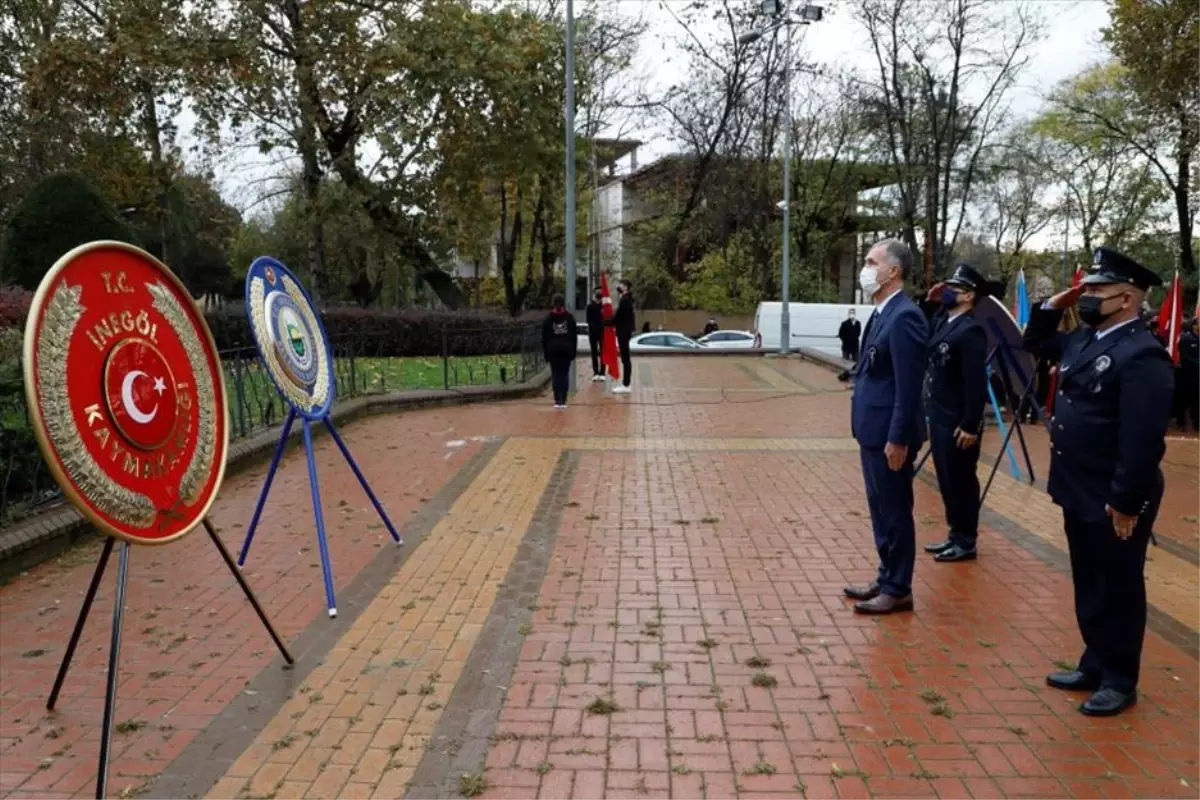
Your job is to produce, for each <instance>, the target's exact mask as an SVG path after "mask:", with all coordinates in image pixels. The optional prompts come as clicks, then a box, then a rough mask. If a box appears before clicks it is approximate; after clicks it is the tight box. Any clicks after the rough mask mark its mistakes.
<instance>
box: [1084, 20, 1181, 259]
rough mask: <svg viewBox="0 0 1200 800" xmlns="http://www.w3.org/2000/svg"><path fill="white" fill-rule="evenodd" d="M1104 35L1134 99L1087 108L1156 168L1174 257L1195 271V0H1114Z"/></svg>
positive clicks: (1111, 132) (1098, 122)
mask: <svg viewBox="0 0 1200 800" xmlns="http://www.w3.org/2000/svg"><path fill="white" fill-rule="evenodd" d="M1104 38H1105V40H1106V41H1107V42H1108V43H1109V45H1110V46H1111V47H1112V49H1113V53H1114V54H1115V55H1116V56H1117V58H1118V59H1120V61H1121V64H1122V65H1124V67H1125V72H1124V74H1123V75H1122V78H1123V79H1124V80H1125V81H1126V82H1127V84H1128V85H1129V86H1130V88H1131V89H1132V91H1133V94H1134V96H1135V97H1136V98H1137V100H1138V102H1137V103H1136V104H1135V105H1134V106H1133V107H1132V108H1128V107H1127V108H1126V109H1125V113H1124V114H1122V113H1120V111H1121V109H1118V108H1112V107H1108V108H1099V109H1091V110H1090V114H1088V111H1087V110H1085V108H1084V107H1079V109H1080V113H1083V114H1088V116H1090V118H1091V119H1093V120H1094V121H1095V122H1096V123H1097V124H1098V125H1101V126H1103V128H1104V129H1105V130H1106V131H1107V132H1108V133H1110V134H1111V135H1113V136H1114V137H1116V138H1118V139H1120V140H1122V141H1127V142H1128V143H1129V144H1130V145H1132V146H1133V147H1134V149H1136V150H1137V151H1138V152H1139V153H1140V154H1141V155H1143V156H1144V157H1145V158H1146V159H1147V160H1148V161H1149V162H1150V163H1151V164H1152V165H1153V166H1154V168H1155V169H1156V170H1158V172H1159V173H1160V174H1161V175H1162V177H1163V180H1164V182H1165V183H1166V185H1167V187H1168V188H1169V190H1170V192H1171V194H1172V196H1173V199H1174V201H1175V216H1176V222H1177V225H1178V239H1179V263H1180V266H1181V269H1182V270H1183V272H1184V273H1185V274H1187V275H1194V274H1195V272H1196V258H1195V255H1194V251H1193V247H1192V227H1193V223H1194V221H1195V218H1196V204H1195V201H1194V196H1195V193H1196V192H1197V191H1200V186H1197V185H1196V184H1197V170H1196V168H1195V155H1196V147H1197V145H1200V82H1197V80H1196V64H1197V62H1200V5H1197V4H1196V3H1195V2H1193V0H1155V2H1146V1H1145V0H1113V3H1112V6H1111V7H1110V24H1109V27H1108V28H1107V29H1106V30H1105V31H1104Z"/></svg>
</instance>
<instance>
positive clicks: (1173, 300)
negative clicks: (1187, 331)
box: [1158, 271, 1183, 366]
mask: <svg viewBox="0 0 1200 800" xmlns="http://www.w3.org/2000/svg"><path fill="white" fill-rule="evenodd" d="M1182 334H1183V287H1182V286H1180V285H1179V272H1178V271H1176V272H1175V279H1174V280H1173V281H1171V289H1170V291H1168V292H1167V296H1166V298H1165V299H1164V300H1163V304H1162V307H1161V308H1159V309H1158V335H1159V336H1161V337H1162V338H1163V339H1165V340H1166V344H1167V352H1168V353H1170V354H1171V360H1172V361H1174V362H1175V366H1179V337H1180V336H1181V335H1182Z"/></svg>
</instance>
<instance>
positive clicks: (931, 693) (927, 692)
mask: <svg viewBox="0 0 1200 800" xmlns="http://www.w3.org/2000/svg"><path fill="white" fill-rule="evenodd" d="M920 697H921V699H922V700H924V701H925V702H926V703H942V702H945V700H946V696H945V695H944V694H942V693H941V692H939V691H938V690H937V689H923V690H921V694H920Z"/></svg>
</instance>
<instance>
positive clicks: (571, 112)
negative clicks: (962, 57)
mask: <svg viewBox="0 0 1200 800" xmlns="http://www.w3.org/2000/svg"><path fill="white" fill-rule="evenodd" d="M566 73H567V74H566V76H565V77H566V84H567V85H566V97H565V98H564V106H565V108H564V116H565V117H566V119H565V123H566V129H567V141H566V145H567V148H566V149H567V164H566V167H567V181H566V183H567V185H566V189H565V193H566V195H567V197H566V201H567V208H566V240H567V241H566V251H567V252H566V257H567V291H566V298H567V311H569V312H571V313H572V314H574V313H575V3H574V2H573V0H567V69H566ZM567 380H568V384H567V390H568V391H570V392H574V391H575V370H573V369H572V370H570V371H569V372H568V376H567Z"/></svg>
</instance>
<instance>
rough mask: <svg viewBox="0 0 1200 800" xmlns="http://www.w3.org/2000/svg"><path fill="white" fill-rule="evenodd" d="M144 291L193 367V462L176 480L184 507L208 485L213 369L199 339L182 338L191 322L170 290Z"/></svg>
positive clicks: (212, 440) (213, 410)
mask: <svg viewBox="0 0 1200 800" xmlns="http://www.w3.org/2000/svg"><path fill="white" fill-rule="evenodd" d="M146 289H147V290H148V291H149V292H150V295H151V296H152V297H153V298H154V304H153V305H154V308H155V310H157V311H158V313H160V314H162V315H163V317H165V318H166V320H167V322H169V323H170V324H171V327H172V328H174V329H175V333H176V335H178V336H179V341H180V342H181V343H182V344H183V352H184V353H185V354H186V355H187V359H188V364H190V365H191V367H192V375H193V376H194V377H195V379H196V386H195V387H194V389H193V391H192V394H194V395H195V397H196V405H197V411H198V414H197V416H198V417H199V419H197V420H196V426H197V431H196V449H195V450H193V451H192V460H191V461H190V462H189V463H188V466H187V469H185V470H184V472H183V477H182V478H180V479H179V498H180V499H181V500H183V502H184V503H185V504H187V505H191V504H192V503H194V502H196V498H198V497H199V496H200V492H201V491H203V489H204V484H205V483H207V482H208V475H209V474H211V472H212V462H213V455H214V451H215V449H216V436H215V435H214V434H215V432H216V422H217V414H216V408H215V406H216V399H215V398H214V397H213V395H212V393H211V392H210V391H209V385H210V384H211V383H212V370H210V369H209V368H208V359H206V358H205V357H204V351H203V350H202V349H201V347H200V341H199V339H197V338H196V337H194V336H184V335H183V331H185V330H187V328H188V327H189V325H190V320H189V319H188V316H187V312H186V311H184V310H183V306H181V305H179V300H178V299H177V298H176V297H175V295H173V294H171V290H170V289H168V288H167V287H166V286H165V285H164V284H162V283H161V282H159V283H147V284H146Z"/></svg>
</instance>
